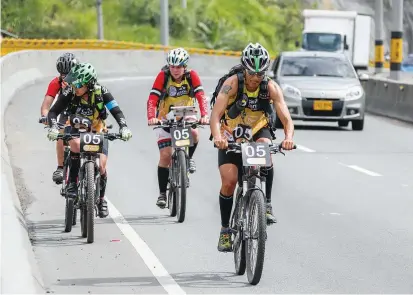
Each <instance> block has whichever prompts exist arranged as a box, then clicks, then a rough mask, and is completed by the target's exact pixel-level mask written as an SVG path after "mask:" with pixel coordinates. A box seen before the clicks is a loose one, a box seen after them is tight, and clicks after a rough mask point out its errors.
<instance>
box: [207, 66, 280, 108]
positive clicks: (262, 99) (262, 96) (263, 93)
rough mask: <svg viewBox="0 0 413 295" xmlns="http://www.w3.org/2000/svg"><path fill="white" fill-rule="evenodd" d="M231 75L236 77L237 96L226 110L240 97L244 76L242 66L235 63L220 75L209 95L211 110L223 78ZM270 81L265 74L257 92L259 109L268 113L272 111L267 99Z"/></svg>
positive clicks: (242, 90)
mask: <svg viewBox="0 0 413 295" xmlns="http://www.w3.org/2000/svg"><path fill="white" fill-rule="evenodd" d="M232 75H237V78H238V91H237V96H236V98H235V100H234V102H233V103H231V104H229V105H228V106H227V110H228V109H229V108H230V107H231V106H232V105H233V104H234V103H236V102H237V101H238V100H239V99H241V98H242V96H243V93H244V85H245V77H244V68H243V66H242V65H241V64H239V65H236V66H234V67H232V68H231V69H230V70H229V72H228V73H227V74H225V75H224V76H223V77H221V78H220V79H219V81H218V85H217V86H216V88H215V91H214V93H213V94H212V97H211V101H210V104H211V110H212V108H213V107H214V105H215V102H216V99H217V97H218V94H219V91H220V90H221V87H222V84H224V82H225V80H226V79H228V78H229V77H231V76H232ZM269 81H270V78H268V77H267V76H266V77H265V78H264V79H263V80H262V82H261V84H260V86H259V87H260V90H259V92H258V96H257V98H258V99H259V110H262V111H264V112H266V113H267V114H268V115H269V114H271V113H273V112H274V110H273V108H272V106H271V103H270V100H269V94H268V83H269Z"/></svg>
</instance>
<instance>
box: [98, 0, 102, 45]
mask: <svg viewBox="0 0 413 295" xmlns="http://www.w3.org/2000/svg"><path fill="white" fill-rule="evenodd" d="M102 1H103V0H96V12H97V18H98V19H97V21H98V39H99V40H103V11H102Z"/></svg>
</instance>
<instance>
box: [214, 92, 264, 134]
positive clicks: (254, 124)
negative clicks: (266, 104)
mask: <svg viewBox="0 0 413 295" xmlns="http://www.w3.org/2000/svg"><path fill="white" fill-rule="evenodd" d="M259 91H260V88H259V87H258V88H257V90H255V91H253V92H250V91H248V90H247V87H246V85H244V89H243V98H245V99H247V105H246V107H245V109H244V110H243V111H241V114H240V115H239V116H237V117H236V118H234V119H230V118H229V117H228V114H227V113H228V110H225V114H224V120H223V122H222V123H221V135H222V136H225V137H226V138H227V140H228V141H230V142H231V141H234V139H233V131H234V129H235V128H236V127H237V126H238V125H244V126H248V127H249V128H251V135H252V136H253V135H255V134H256V133H257V132H258V131H259V130H261V129H262V128H263V127H266V126H268V119H267V117H266V115H265V112H264V111H262V110H259V103H258V102H259V101H258V100H259V98H258V93H259ZM235 98H236V95H234V97H230V98H229V101H228V105H230V104H232V103H233V102H234V101H235Z"/></svg>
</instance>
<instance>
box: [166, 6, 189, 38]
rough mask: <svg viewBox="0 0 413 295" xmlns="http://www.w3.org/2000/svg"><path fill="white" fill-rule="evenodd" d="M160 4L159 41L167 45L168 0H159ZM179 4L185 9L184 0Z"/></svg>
mask: <svg viewBox="0 0 413 295" xmlns="http://www.w3.org/2000/svg"><path fill="white" fill-rule="evenodd" d="M160 6H161V43H162V45H165V46H168V45H169V1H168V0H160ZM181 6H182V8H183V9H186V7H187V2H186V0H181Z"/></svg>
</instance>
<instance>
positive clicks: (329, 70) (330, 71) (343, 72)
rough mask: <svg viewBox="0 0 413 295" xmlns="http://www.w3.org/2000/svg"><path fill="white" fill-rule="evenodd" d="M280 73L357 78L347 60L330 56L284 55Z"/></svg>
mask: <svg viewBox="0 0 413 295" xmlns="http://www.w3.org/2000/svg"><path fill="white" fill-rule="evenodd" d="M280 75H281V76H324V77H341V78H357V77H356V76H355V74H354V70H353V66H352V65H351V64H350V63H349V62H348V61H347V60H345V59H342V58H337V57H330V56H323V57H320V56H317V57H315V56H294V57H293V56H286V57H284V58H283V60H282V64H281V71H280Z"/></svg>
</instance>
